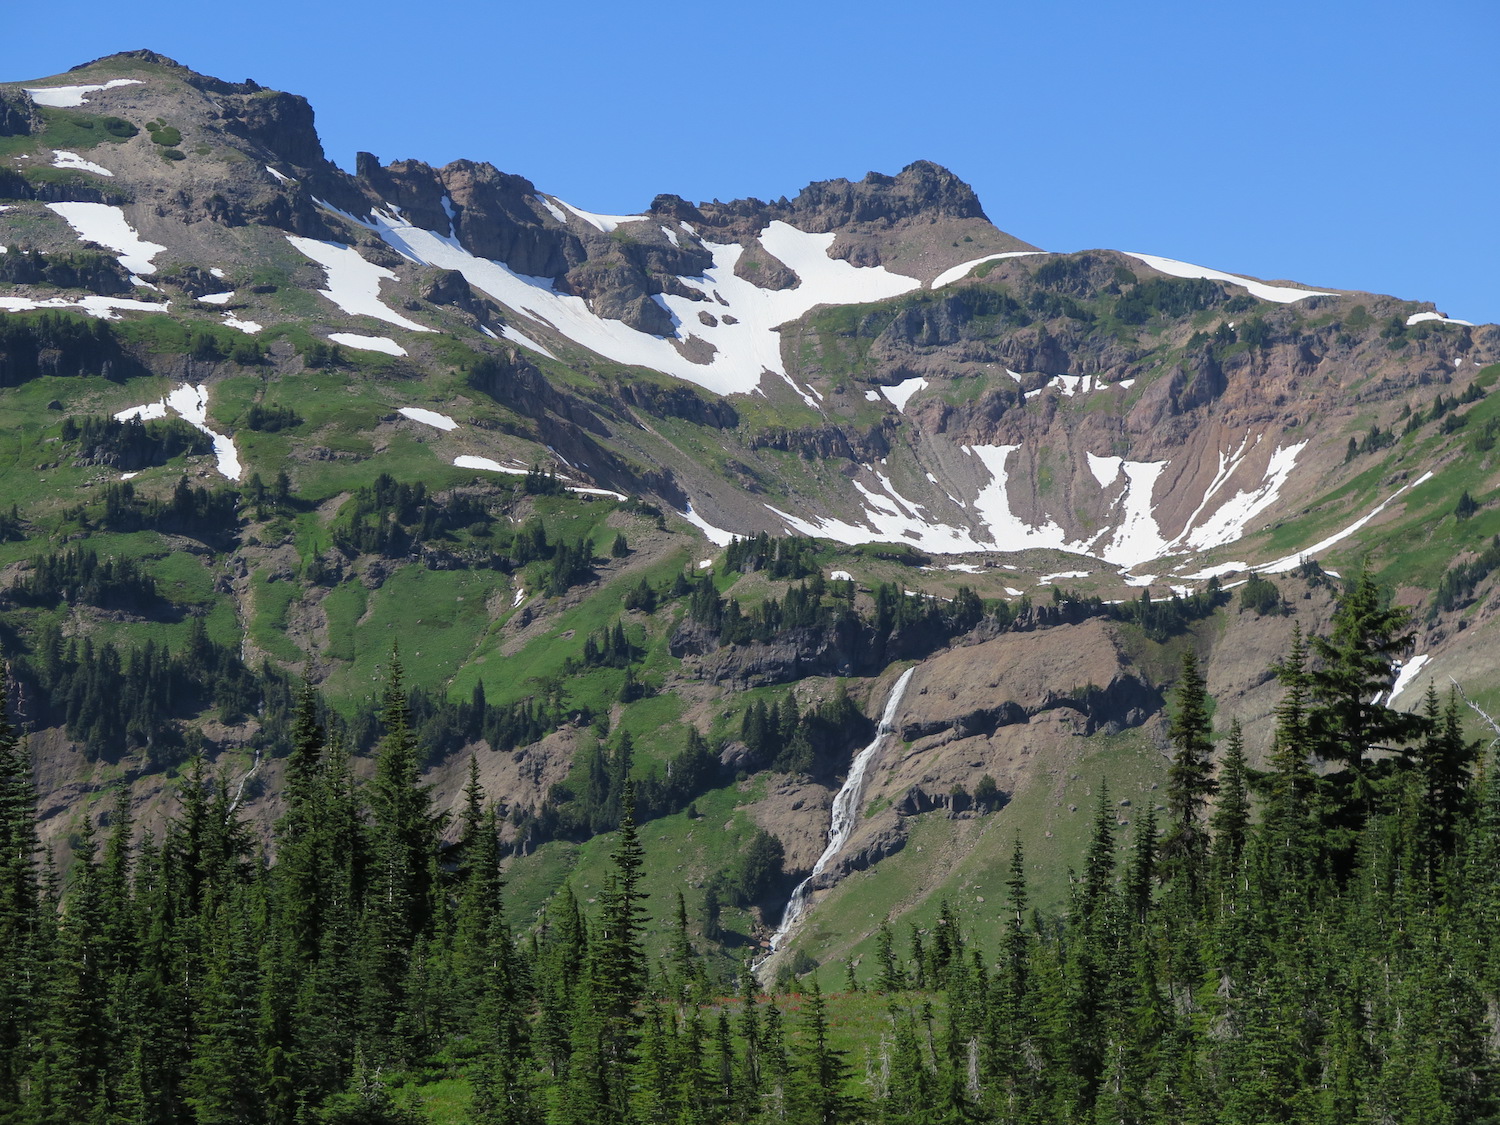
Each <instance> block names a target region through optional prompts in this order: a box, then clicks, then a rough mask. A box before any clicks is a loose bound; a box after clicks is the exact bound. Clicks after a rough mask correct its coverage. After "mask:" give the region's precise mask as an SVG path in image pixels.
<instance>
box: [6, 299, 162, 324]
mask: <svg viewBox="0 0 1500 1125" xmlns="http://www.w3.org/2000/svg"><path fill="white" fill-rule="evenodd" d="M166 307H167V306H166V305H164V304H158V303H157V302H155V301H135V300H131V299H130V298H129V297H100V296H98V295H97V294H93V293H90V294H88V295H87V296H84V297H79V298H77V299H76V300H74V299H72V298H68V297H48V298H47V299H46V300H45V301H38V300H34V299H32V298H31V297H0V310H3V311H5V312H30V311H32V310H33V309H82V310H83V311H84V312H86V313H88V314H89V316H97V317H98V318H99V319H100V320H119V319H120V318H119V317H118V316H116V315H115V310H117V309H132V310H135V311H137V312H161V311H162V310H163V309H165V308H166Z"/></svg>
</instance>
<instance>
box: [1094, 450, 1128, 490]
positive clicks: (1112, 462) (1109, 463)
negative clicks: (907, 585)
mask: <svg viewBox="0 0 1500 1125" xmlns="http://www.w3.org/2000/svg"><path fill="white" fill-rule="evenodd" d="M1088 458H1089V472H1091V473H1093V474H1094V479H1095V480H1096V481H1098V482H1099V487H1100V488H1108V487H1109V486H1110V485H1112V484H1114V483H1115V481H1117V480H1119V479H1120V466H1121V465H1123V464H1124V463H1125V458H1123V457H1098V456H1095V455H1094V454H1092V453H1090V454H1089V455H1088Z"/></svg>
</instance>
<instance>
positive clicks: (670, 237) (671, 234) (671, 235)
mask: <svg viewBox="0 0 1500 1125" xmlns="http://www.w3.org/2000/svg"><path fill="white" fill-rule="evenodd" d="M661 232H662V234H664V235H666V236H667V241H668V242H670V243H671V244H672V245H673V246H677V247H681V245H682V244H681V243H680V242H678V241H677V232H676V231H675V230H673V229H672V228H671V227H662V228H661Z"/></svg>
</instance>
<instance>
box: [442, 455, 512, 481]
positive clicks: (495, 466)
mask: <svg viewBox="0 0 1500 1125" xmlns="http://www.w3.org/2000/svg"><path fill="white" fill-rule="evenodd" d="M453 463H454V465H456V466H458V468H460V469H483V470H484V471H485V472H487V473H510V474H512V475H513V476H519V477H524V476H525V475H526V474H527V473H528V472H530V471H531V470H529V469H511V468H507V467H506V466H504V465H502V464H500V462H499V461H492V460H491V459H490V458H488V457H471V456H470V455H469V454H467V453H466V454H464V455H463V456H462V457H455V458H453Z"/></svg>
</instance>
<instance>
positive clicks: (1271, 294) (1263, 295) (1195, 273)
mask: <svg viewBox="0 0 1500 1125" xmlns="http://www.w3.org/2000/svg"><path fill="white" fill-rule="evenodd" d="M1122 253H1124V254H1126V255H1128V256H1129V257H1132V258H1135V259H1137V260H1139V261H1142V262H1145V263H1146V264H1147V265H1148V266H1150V267H1151V268H1152V269H1154V270H1156V271H1157V272H1158V273H1164V274H1168V275H1169V276H1171V277H1201V278H1206V279H1207V280H1209V281H1225V282H1228V283H1229V284H1230V285H1239V286H1242V287H1244V288H1245V289H1248V290H1250V292H1251V293H1252V294H1253V295H1254V296H1256V297H1259V298H1260V299H1261V300H1262V301H1275V302H1276V303H1277V304H1281V305H1289V304H1291V303H1292V302H1293V301H1300V300H1302V299H1303V298H1304V297H1331V296H1333V294H1332V293H1323V292H1319V291H1318V290H1316V289H1300V288H1298V287H1297V286H1294V285H1267V284H1266V283H1265V282H1264V281H1251V280H1250V279H1249V278H1248V277H1239V276H1236V275H1235V274H1232V273H1225V272H1224V271H1223V270H1212V269H1209V268H1208V267H1206V266H1195V265H1193V264H1192V263H1190V262H1179V261H1178V260H1177V259H1176V258H1162V257H1158V256H1157V255H1155V254H1137V253H1135V252H1134V251H1131V250H1125V251H1122Z"/></svg>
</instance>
